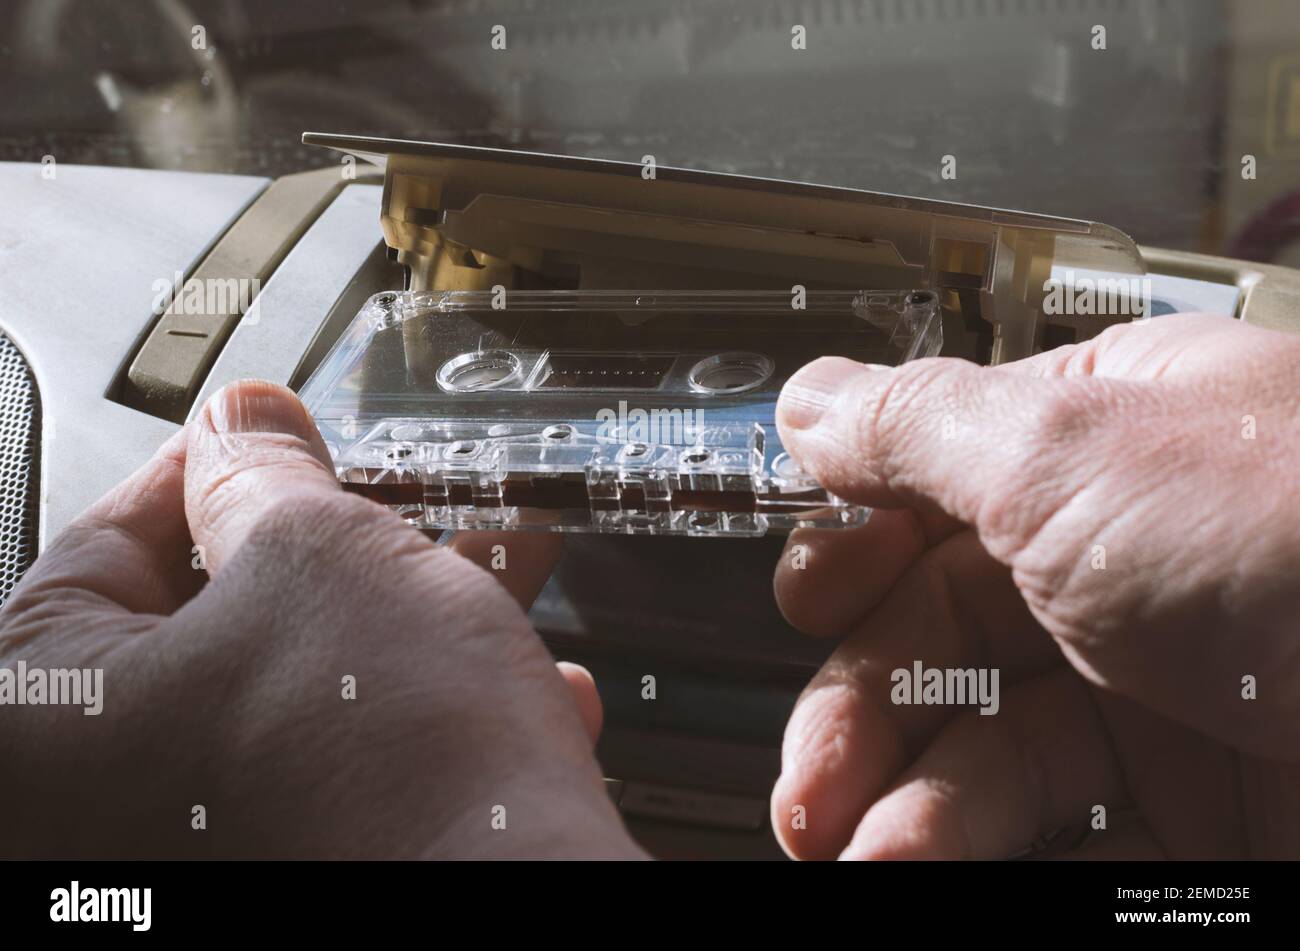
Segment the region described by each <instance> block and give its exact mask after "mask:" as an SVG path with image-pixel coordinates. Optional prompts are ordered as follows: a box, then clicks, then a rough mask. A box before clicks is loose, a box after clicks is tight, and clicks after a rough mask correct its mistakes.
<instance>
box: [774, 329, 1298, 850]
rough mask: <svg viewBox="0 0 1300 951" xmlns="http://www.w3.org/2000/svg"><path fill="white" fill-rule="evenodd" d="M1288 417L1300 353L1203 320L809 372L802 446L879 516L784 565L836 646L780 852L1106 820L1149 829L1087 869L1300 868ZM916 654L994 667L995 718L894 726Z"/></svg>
mask: <svg viewBox="0 0 1300 951" xmlns="http://www.w3.org/2000/svg"><path fill="white" fill-rule="evenodd" d="M1298 397H1300V339H1297V338H1295V337H1292V336H1288V335H1284V334H1281V333H1275V332H1270V331H1265V330H1261V329H1258V328H1254V327H1250V326H1247V325H1243V324H1241V323H1240V322H1238V321H1234V320H1229V319H1227V318H1221V317H1212V316H1204V315H1197V316H1171V317H1160V318H1157V319H1154V320H1151V321H1145V322H1141V323H1138V324H1129V325H1123V326H1119V327H1116V328H1112V329H1110V330H1108V331H1106V332H1105V333H1103V334H1101V335H1100V336H1098V337H1097V338H1095V339H1093V340H1091V341H1089V342H1087V343H1084V344H1081V345H1077V346H1071V347H1065V348H1062V349H1059V350H1053V351H1050V352H1048V353H1044V354H1042V355H1040V356H1038V357H1034V358H1032V359H1029V360H1025V361H1022V362H1020V363H1015V364H1010V365H1006V366H1003V367H999V368H995V369H991V368H980V367H977V366H974V365H972V364H969V363H965V362H963V361H958V360H950V359H933V360H921V361H917V362H915V363H911V364H906V365H904V366H902V367H899V368H896V369H890V368H866V367H863V366H862V365H860V364H855V363H852V362H851V361H847V360H843V359H840V358H825V359H822V360H819V361H817V362H815V363H813V364H810V365H809V366H808V367H806V368H804V369H803V370H801V371H800V372H799V373H798V374H797V375H796V376H795V377H793V378H792V379H791V380H790V381H789V382H788V383H787V384H786V387H785V390H784V393H783V395H782V399H781V405H780V409H779V414H778V422H779V426H780V429H781V434H782V437H783V439H784V442H785V446H786V448H787V449H788V450H789V451H790V452H791V453H792V454H793V455H794V456H795V458H796V459H798V460H799V461H800V462H801V463H802V464H803V466H804V468H805V469H807V470H808V471H809V472H811V473H812V474H813V475H815V476H816V477H817V478H818V479H819V480H820V481H821V483H822V484H823V485H825V486H826V487H827V488H829V489H830V490H831V491H833V492H835V493H837V494H839V495H841V496H843V497H845V498H848V499H850V500H852V501H855V502H859V503H863V504H867V505H871V506H875V507H877V509H878V511H876V512H874V513H873V515H872V517H871V519H870V520H869V522H868V523H867V524H866V525H865V526H863V527H862V528H861V529H858V530H854V531H850V532H843V533H816V532H803V533H796V535H795V536H794V537H792V539H791V546H807V547H805V548H804V549H803V552H802V553H803V555H804V557H803V558H802V559H799V560H795V559H791V558H790V557H785V558H783V559H782V563H781V567H780V568H779V569H778V572H777V577H776V590H777V596H778V599H779V601H780V603H781V606H782V609H783V610H784V612H785V614H786V616H787V617H788V618H789V619H790V620H791V622H792V623H794V624H795V625H796V626H797V627H800V628H802V629H804V630H806V631H808V632H810V633H813V634H819V635H829V636H845V640H844V642H843V643H842V644H841V645H840V646H839V647H838V649H837V650H836V652H835V654H834V655H833V656H832V658H831V659H830V660H829V662H828V663H827V664H826V666H825V667H824V669H823V670H822V671H821V672H820V673H819V674H818V675H817V677H816V678H815V679H814V681H813V683H812V684H811V685H810V686H809V688H808V689H807V691H805V693H804V695H803V696H802V697H801V699H800V701H799V703H798V705H797V707H796V710H795V713H794V715H793V717H792V719H791V722H790V724H789V726H788V728H787V731H786V737H785V744H784V752H783V773H782V776H781V779H780V781H779V782H778V784H777V787H776V790H775V793H774V797H773V809H772V816H773V824H774V826H775V827H776V829H777V832H778V835H779V836H780V837H781V839H782V841H783V842H784V844H785V847H786V848H787V850H788V851H790V852H791V853H792V854H794V855H797V856H803V857H828V856H834V855H844V856H846V857H864V858H875V857H976V858H993V857H1003V856H1008V855H1011V854H1014V853H1017V852H1019V851H1020V850H1022V849H1024V848H1025V847H1027V846H1029V845H1030V843H1031V842H1033V841H1034V840H1035V839H1036V838H1038V837H1039V836H1042V835H1046V834H1048V833H1051V832H1052V831H1054V830H1056V829H1058V828H1060V827H1063V826H1069V825H1073V824H1083V823H1087V822H1089V821H1090V820H1093V818H1094V817H1095V815H1096V812H1095V807H1096V806H1098V805H1101V806H1104V807H1106V810H1107V812H1108V814H1109V815H1110V816H1111V817H1112V819H1113V820H1114V818H1115V817H1117V816H1120V815H1123V814H1129V815H1132V816H1135V819H1134V820H1133V821H1132V822H1128V823H1121V822H1118V821H1112V822H1111V823H1110V825H1109V826H1108V831H1106V832H1105V833H1099V834H1098V835H1096V836H1095V837H1094V839H1093V841H1092V842H1091V843H1090V844H1089V846H1088V847H1087V850H1086V851H1087V852H1088V853H1089V854H1106V855H1113V856H1123V855H1129V856H1145V855H1170V856H1245V855H1249V856H1282V855H1286V856H1290V857H1295V856H1296V855H1298V854H1300V409H1298V402H1300V400H1298ZM789 551H790V549H787V553H789ZM799 564H806V570H799V567H798V565H799ZM915 660H920V661H922V662H923V663H924V665H925V666H926V667H938V668H969V667H993V668H997V669H998V670H999V671H1000V677H1001V687H1002V699H1001V709H1000V712H999V713H998V714H997V715H995V716H978V715H976V714H975V713H973V712H970V711H966V712H961V711H959V710H954V709H953V708H952V707H935V706H903V705H894V704H893V703H891V698H890V693H891V673H892V671H894V670H895V669H898V668H909V669H910V668H911V666H912V664H913V662H914V661H915ZM1252 698H1253V699H1252ZM799 810H802V814H803V820H802V823H792V822H791V816H792V813H793V814H798V813H799ZM801 824H802V825H803V826H804V828H799V826H800V825H801ZM792 825H793V826H794V827H793V828H792Z"/></svg>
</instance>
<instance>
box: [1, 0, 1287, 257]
mask: <svg viewBox="0 0 1300 951" xmlns="http://www.w3.org/2000/svg"><path fill="white" fill-rule="evenodd" d="M498 24H500V25H502V26H504V27H505V28H506V44H507V48H506V49H505V50H504V51H497V50H493V49H492V47H491V39H492V29H493V27H494V26H495V25H498ZM794 24H801V25H803V26H804V27H805V28H806V30H807V49H806V50H794V49H792V48H791V42H790V38H791V27H792V25H794ZM198 26H201V27H202V28H203V32H204V39H205V41H206V42H205V46H206V48H205V49H195V48H194V46H195V28H196V27H198ZM1095 26H1104V27H1105V30H1106V48H1105V49H1104V50H1097V49H1094V48H1093V45H1092V40H1093V35H1094V34H1093V29H1094V27H1095ZM0 88H2V89H3V95H2V96H0V159H5V160H11V161H39V160H40V159H41V157H42V156H44V155H53V156H55V158H56V159H57V160H58V161H59V162H76V163H97V164H109V165H136V166H147V167H157V168H174V169H188V170H201V171H221V172H238V173H252V174H259V175H279V174H283V173H286V172H290V171H297V170H301V169H304V168H310V167H315V166H321V165H324V164H328V163H330V162H334V161H337V157H336V156H333V155H332V154H329V153H325V152H321V151H317V150H314V149H307V148H304V147H303V146H302V145H301V144H299V142H298V137H299V135H300V134H301V133H302V132H303V131H304V130H307V129H313V130H322V131H332V132H352V133H373V134H382V135H388V136H394V137H405V138H420V139H434V140H441V141H448V142H461V143H469V144H483V145H493V146H501V147H506V148H521V149H530V150H542V151H555V152H565V153H571V154H578V155H591V156H600V157H608V158H618V159H627V160H633V161H639V160H640V159H641V157H642V156H643V155H645V154H647V153H650V154H653V155H654V156H655V158H656V160H657V161H658V162H659V163H660V164H664V165H679V166H688V167H700V168H710V169H715V170H721V171H735V172H743V173H748V174H755V175H763V176H774V177H780V178H790V179H799V180H804V181H812V182H822V183H828V184H836V185H848V186H856V187H861V188H869V189H874V190H879V191H890V192H900V193H905V194H910V195H922V196H931V197H939V198H945V199H954V200H958V201H969V202H976V203H980V204H988V205H996V206H1003V207H1013V208H1023V209H1029V210H1033V211H1040V212H1049V213H1055V214H1061V215H1068V216H1074V217H1081V218H1092V219H1097V220H1102V221H1106V222H1108V223H1110V224H1113V225H1116V226H1118V227H1120V228H1122V229H1124V230H1125V231H1127V232H1129V233H1130V234H1132V235H1133V236H1134V237H1135V238H1136V239H1138V240H1139V241H1141V242H1145V243H1151V244H1157V245H1163V246H1167V247H1175V248H1186V249H1198V250H1206V251H1216V252H1232V253H1237V254H1243V255H1248V256H1252V257H1256V258H1271V259H1274V260H1279V261H1284V262H1286V263H1293V264H1300V248H1298V247H1297V242H1296V241H1295V238H1296V233H1295V232H1296V230H1297V225H1298V224H1300V214H1297V212H1296V210H1295V208H1296V205H1297V200H1296V196H1297V189H1300V4H1297V3H1295V2H1293V0H1242V2H1222V0H692V2H685V0H663V2H655V0H567V2H561V0H448V2H436V0H365V2H341V0H331V2H307V0H279V2H273V0H131V2H122V0H6V2H4V3H3V5H2V6H0ZM1245 154H1251V155H1254V156H1255V158H1256V162H1257V177H1256V178H1255V179H1254V180H1243V179H1242V176H1241V160H1242V156H1243V155H1245ZM944 155H953V156H955V157H956V159H957V178H956V180H953V181H948V180H944V179H943V178H941V176H940V163H941V160H942V157H943V156H944ZM2 202H3V197H2V196H0V203H2Z"/></svg>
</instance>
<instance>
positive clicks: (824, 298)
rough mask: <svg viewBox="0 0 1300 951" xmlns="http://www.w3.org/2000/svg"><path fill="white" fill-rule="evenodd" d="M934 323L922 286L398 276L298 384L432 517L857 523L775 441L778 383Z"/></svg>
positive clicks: (678, 527)
mask: <svg viewBox="0 0 1300 951" xmlns="http://www.w3.org/2000/svg"><path fill="white" fill-rule="evenodd" d="M799 305H802V306H799ZM940 328H941V324H940V312H939V306H938V301H937V298H936V296H935V295H934V294H933V293H932V292H930V291H926V290H912V291H810V292H808V293H807V294H806V295H805V296H804V297H803V299H802V300H800V299H798V298H796V297H794V296H792V295H791V294H788V293H784V292H770V291H646V292H636V291H507V290H504V289H497V290H496V291H495V292H493V291H436V292H423V293H397V292H392V293H385V294H379V295H376V296H375V297H372V298H371V299H370V300H369V301H368V302H367V303H366V305H365V306H364V307H363V308H362V310H361V312H360V313H359V314H358V315H357V316H356V318H355V319H354V320H353V322H352V324H351V325H350V326H349V328H348V329H347V331H346V332H345V333H344V335H343V337H342V338H341V339H340V340H339V342H338V343H337V344H336V345H335V346H334V348H333V350H331V351H330V353H329V355H328V356H327V357H326V358H325V360H324V361H323V362H322V364H321V365H320V367H319V368H318V369H317V370H316V372H315V373H314V374H313V375H312V377H311V379H310V380H308V382H307V384H306V385H305V386H304V387H303V390H302V393H301V396H302V399H303V402H304V403H305V404H306V406H307V409H308V410H309V411H310V412H311V413H312V414H313V416H314V417H315V420H316V423H317V425H318V426H319V427H320V430H321V433H322V434H323V435H324V437H325V441H326V444H327V445H328V446H329V449H330V452H331V454H332V455H333V457H334V461H335V466H336V468H337V472H338V475H339V479H340V480H341V481H342V482H343V484H344V487H345V488H347V489H349V490H351V491H355V492H359V493H361V494H363V495H366V496H368V497H370V498H372V499H374V500H376V501H378V502H381V503H384V504H386V505H389V506H391V507H392V508H394V509H395V510H396V511H397V512H398V513H399V514H401V515H402V516H403V517H405V518H406V519H408V520H409V521H411V522H412V523H413V524H415V525H417V526H419V527H421V528H425V529H431V530H433V529H444V528H452V529H473V528H488V529H536V530H549V531H580V532H614V533H620V534H674V535H706V536H707V535H721V536H755V535H762V534H765V533H766V532H769V531H789V530H790V529H793V528H796V527H804V526H811V527H842V526H852V525H857V524H860V523H861V522H862V521H864V520H865V518H866V515H867V511H866V510H865V509H862V508H860V507H858V506H854V505H849V504H847V503H845V502H844V501H843V500H841V499H839V498H836V497H835V496H834V495H832V494H830V493H828V492H826V491H825V490H824V489H822V488H821V487H820V486H818V485H817V484H816V482H815V481H813V480H812V479H811V478H810V477H809V476H808V475H807V474H805V473H804V472H803V471H802V470H800V468H799V467H798V465H797V464H796V463H795V462H794V461H793V459H791V457H790V456H789V455H787V454H786V453H785V452H784V451H783V450H782V447H781V442H780V436H779V434H778V432H777V429H776V424H775V416H776V401H777V397H778V395H779V394H780V391H781V385H782V384H783V383H784V382H785V381H786V380H787V379H788V378H789V377H790V376H791V375H792V374H793V373H794V372H795V371H796V370H798V369H799V368H800V367H801V366H803V365H804V364H806V363H808V362H810V361H811V360H814V359H816V358H817V357H820V356H826V355H838V356H844V357H849V358H851V359H853V360H858V361H862V362H870V363H886V364H897V363H901V362H903V361H905V360H911V359H914V358H918V357H924V356H930V355H933V354H935V353H936V352H938V350H939V347H940V344H941V342H942V338H941V329H940Z"/></svg>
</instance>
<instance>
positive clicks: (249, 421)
mask: <svg viewBox="0 0 1300 951" xmlns="http://www.w3.org/2000/svg"><path fill="white" fill-rule="evenodd" d="M340 491H341V490H340V488H339V485H338V482H337V481H336V480H335V477H334V470H333V467H332V465H331V463H330V457H329V452H328V451H327V450H326V448H325V443H324V441H323V440H322V439H321V436H320V432H319V431H318V430H317V429H316V424H315V423H314V422H313V421H312V419H311V417H310V416H309V415H308V414H307V411H306V410H305V409H304V408H303V406H302V404H301V403H300V402H298V398H297V397H296V396H295V395H294V394H293V392H292V391H290V390H288V389H285V388H284V387H282V386H277V385H275V384H274V383H267V382H265V381H262V380H241V381H239V382H236V383H231V384H230V385H228V386H226V387H223V388H222V389H221V390H219V391H218V392H217V393H215V394H213V396H212V397H211V398H210V399H209V400H208V402H207V403H206V405H204V407H203V409H202V410H201V411H200V412H199V414H198V417H197V418H196V419H195V420H194V422H193V424H192V425H191V426H190V436H189V445H188V447H187V450H186V463H185V516H186V520H187V521H188V522H189V526H190V534H191V535H192V536H193V538H194V542H195V544H197V545H199V546H201V548H202V550H203V553H204V557H205V560H206V564H207V568H208V571H209V572H210V573H215V572H216V571H218V570H220V567H221V565H223V564H224V563H225V562H226V561H227V560H229V558H230V556H231V554H232V553H233V552H234V551H235V550H236V549H238V548H239V546H240V545H241V544H242V543H243V542H244V540H245V539H246V538H247V537H248V534H249V532H250V531H252V529H253V528H254V527H255V526H256V525H257V524H258V523H259V522H261V521H262V520H263V519H265V518H266V516H268V515H269V514H271V513H272V512H274V511H275V510H276V509H277V508H279V507H281V506H282V505H284V504H286V503H288V502H290V501H291V500H292V501H293V502H294V503H295V504H301V503H302V502H303V501H304V500H306V501H307V502H308V503H310V500H311V498H312V497H319V498H321V499H322V500H324V499H328V498H329V497H330V496H333V495H335V494H337V493H339V492H340Z"/></svg>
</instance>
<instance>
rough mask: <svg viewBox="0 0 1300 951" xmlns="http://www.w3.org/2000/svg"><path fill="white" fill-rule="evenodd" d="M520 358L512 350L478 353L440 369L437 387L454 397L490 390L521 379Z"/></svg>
mask: <svg viewBox="0 0 1300 951" xmlns="http://www.w3.org/2000/svg"><path fill="white" fill-rule="evenodd" d="M519 368H520V363H519V357H517V356H515V355H514V354H513V353H511V352H510V351H509V350H477V351H475V352H473V353H462V354H461V355H460V356H457V357H452V358H451V359H450V360H448V361H447V362H446V363H444V364H443V365H442V366H441V367H439V368H438V385H439V386H440V387H442V388H443V389H444V390H447V391H448V392H452V393H465V392H474V391H477V390H490V389H492V388H493V387H497V386H500V385H501V384H503V383H506V382H508V381H510V380H513V379H515V378H516V377H517V376H519Z"/></svg>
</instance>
